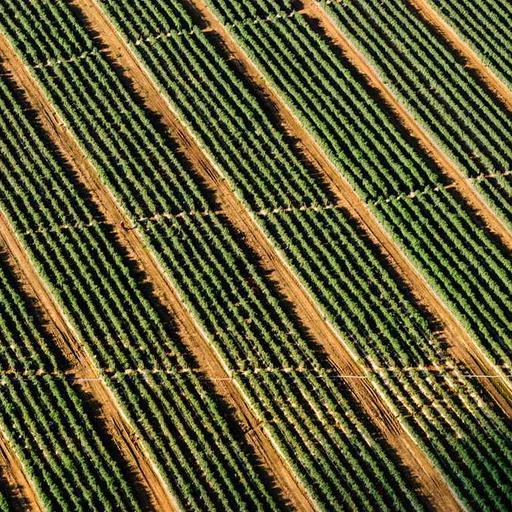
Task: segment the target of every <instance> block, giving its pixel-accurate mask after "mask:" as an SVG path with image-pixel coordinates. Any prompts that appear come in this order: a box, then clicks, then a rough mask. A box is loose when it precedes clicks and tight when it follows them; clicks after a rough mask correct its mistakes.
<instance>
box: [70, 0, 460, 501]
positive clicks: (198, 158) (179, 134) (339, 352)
mask: <svg viewBox="0 0 512 512" xmlns="http://www.w3.org/2000/svg"><path fill="white" fill-rule="evenodd" d="M76 4H77V5H80V7H81V8H82V9H84V5H86V9H87V12H86V16H87V18H88V20H89V22H90V23H91V26H93V27H94V29H95V30H96V31H97V32H99V33H100V38H101V40H102V42H103V43H104V44H106V45H107V47H108V48H109V50H110V51H109V52H108V53H109V55H110V56H111V58H113V59H114V60H115V62H116V64H117V65H118V66H119V67H120V68H121V69H122V70H123V73H124V75H125V76H126V77H127V78H128V79H129V80H130V83H133V84H135V88H136V89H137V91H138V93H139V94H140V95H141V96H142V98H143V100H144V103H145V105H146V106H147V107H148V108H149V109H150V110H152V111H154V112H157V113H158V114H159V115H160V116H161V119H162V120H163V122H164V124H165V125H166V127H167V128H168V129H169V132H170V134H171V136H172V137H173V139H175V141H176V142H177V143H178V145H179V146H180V149H182V150H183V151H185V152H186V154H187V157H188V159H189V161H190V162H191V164H192V170H193V171H195V172H196V173H198V174H199V176H200V177H201V178H202V179H203V181H204V182H205V184H206V186H207V187H208V188H209V189H210V190H211V191H212V193H214V195H215V199H216V201H217V203H218V205H219V208H220V209H221V210H222V211H223V213H224V215H226V216H227V218H228V219H229V220H230V221H231V222H232V224H233V225H234V226H235V227H236V228H237V230H238V231H239V232H240V233H241V234H242V235H243V238H244V240H245V242H246V244H247V245H248V246H249V247H250V249H251V250H252V251H253V253H254V254H256V255H257V257H258V262H259V264H260V266H261V267H263V269H264V270H265V271H267V272H268V273H269V274H270V277H271V279H272V281H274V282H275V283H276V284H277V287H278V289H279V291H280V292H281V293H282V295H284V297H285V298H286V299H287V300H288V301H290V303H291V304H292V306H293V308H294V312H295V313H296V314H297V315H298V317H299V319H300V321H301V322H302V323H303V325H305V326H306V328H307V330H308V332H309V333H310V335H311V336H312V337H313V339H314V340H315V341H316V342H317V344H318V345H319V346H320V347H322V349H324V351H325V352H326V353H327V354H328V357H329V359H330V360H331V363H332V366H333V368H335V369H336V370H337V371H338V372H339V375H340V376H341V375H347V376H349V378H347V379H346V382H347V385H348V386H349V388H350V389H351V391H352V393H353V395H354V397H356V399H357V401H358V402H359V403H360V405H361V407H362V408H363V410H364V411H365V412H366V413H367V414H368V415H369V417H371V418H372V419H373V420H374V421H375V424H376V426H377V428H378V429H379V430H380V431H381V432H382V434H383V436H384V437H385V438H386V439H387V440H388V442H390V444H391V445H392V446H393V448H394V449H395V450H396V451H397V452H398V453H399V456H400V457H401V459H402V460H403V462H404V463H406V464H407V465H408V466H409V468H410V469H411V472H412V473H413V475H414V477H415V478H416V480H417V481H418V482H421V484H422V485H424V486H425V487H426V488H427V487H428V490H427V489H425V494H426V495H429V496H430V497H431V499H435V496H438V495H442V496H444V497H445V506H448V507H449V506H450V505H451V506H452V507H453V509H457V505H456V504H455V501H454V500H453V498H452V497H451V494H450V493H449V491H448V490H447V488H446V485H445V484H444V482H443V481H442V479H441V478H440V477H439V475H438V474H437V472H435V471H434V470H433V468H432V466H431V464H430V462H429V461H428V460H427V459H426V457H425V456H424V455H423V454H422V453H421V452H419V450H417V448H416V445H415V444H414V443H413V442H412V440H411V439H410V437H409V436H408V435H407V434H406V433H405V431H404V430H403V428H402V427H401V425H400V424H399V422H397V421H396V419H395V418H394V417H393V415H392V414H391V413H390V411H389V409H388V408H387V407H386V405H385V404H384V403H383V401H382V400H381V399H380V397H379V396H378V394H377V393H376V391H375V390H374V389H373V387H372V385H371V384H370V383H369V382H368V381H367V380H366V379H365V378H364V373H363V372H362V371H361V369H360V368H359V367H358V365H357V364H356V363H355V362H354V358H353V357H352V355H351V354H349V352H348V351H346V350H345V349H344V348H343V345H342V344H340V341H339V339H338V337H337V336H336V334H335V333H334V331H333V330H332V329H331V328H330V326H328V325H327V323H326V322H325V321H324V319H323V318H322V316H321V314H320V313H319V311H318V309H317V308H316V306H315V305H314V302H313V301H312V300H311V298H310V297H309V295H308V294H307V293H306V292H305V290H304V289H303V288H302V286H301V285H300V284H299V282H298V281H297V279H296V278H295V277H294V275H293V273H292V272H291V271H290V269H289V268H288V267H287V266H286V264H285V263H284V259H283V258H282V257H281V255H279V254H278V253H277V252H276V251H275V249H274V248H273V247H272V246H271V244H270V243H269V242H268V240H267V238H266V237H265V236H264V234H263V232H262V231H261V229H260V228H259V225H258V224H257V223H256V222H255V219H254V218H252V216H251V215H250V214H249V212H248V211H247V210H246V209H245V207H244V205H243V204H242V203H241V202H240V201H239V200H238V198H237V197H236V196H235V194H234V193H233V192H232V190H231V189H230V187H229V185H228V182H227V180H226V179H225V177H224V176H223V175H222V172H221V171H220V170H219V169H217V168H216V166H215V165H214V164H213V163H212V161H211V159H210V158H209V157H208V156H207V152H206V151H205V149H204V148H201V145H200V144H199V143H198V141H197V140H196V139H195V138H194V137H193V136H192V134H190V133H189V132H188V130H187V129H186V128H185V127H184V126H185V125H184V123H183V122H182V121H181V120H180V119H179V117H178V116H177V115H176V113H175V112H174V111H173V109H172V106H171V105H170V104H169V103H168V102H167V101H166V99H165V96H164V95H162V94H160V92H159V91H158V90H157V88H156V87H155V85H154V82H153V81H152V80H151V78H150V76H151V75H150V73H149V72H148V71H147V70H145V69H144V68H143V67H142V66H141V64H140V63H139V62H138V61H137V59H136V58H135V57H134V55H133V54H132V53H131V51H130V50H129V49H128V48H127V47H126V43H125V42H124V41H123V40H122V38H121V37H120V36H119V34H117V33H116V32H115V31H114V34H112V31H113V28H112V27H111V26H109V24H108V23H107V22H106V21H105V20H104V17H103V15H102V13H101V12H98V10H99V9H98V8H97V6H96V4H95V3H94V2H92V1H90V2H89V1H87V0H81V1H79V2H76ZM194 5H195V6H196V7H202V6H201V5H200V4H199V3H194ZM201 11H202V12H203V15H205V14H208V12H207V11H204V10H203V9H201ZM98 17H99V18H103V20H101V19H98ZM211 20H212V18H209V22H210V21H211ZM102 23H103V25H101V24H102ZM100 27H101V28H100ZM210 28H211V29H212V30H215V31H218V30H219V31H220V29H221V28H222V27H219V26H217V25H215V26H213V24H212V26H211V27H210ZM225 35H226V34H225V33H223V37H224V36H225ZM234 49H235V50H236V51H237V52H238V49H237V48H234ZM235 55H237V57H238V53H235ZM357 377H362V378H357ZM447 504H448V505H447Z"/></svg>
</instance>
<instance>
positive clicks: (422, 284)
mask: <svg viewBox="0 0 512 512" xmlns="http://www.w3.org/2000/svg"><path fill="white" fill-rule="evenodd" d="M306 3H307V13H308V15H309V16H310V17H312V18H314V19H315V20H316V21H317V22H319V23H320V25H321V27H322V28H323V29H324V30H325V32H326V34H327V36H328V37H329V38H330V40H331V41H332V43H333V44H334V45H336V46H337V47H338V48H339V49H340V50H341V51H342V52H343V53H344V54H345V55H346V56H347V57H348V58H349V59H350V60H351V62H353V63H354V65H355V66H356V67H357V68H358V69H359V70H360V71H361V72H362V73H363V74H364V75H365V76H366V77H367V78H368V81H369V82H370V84H371V85H372V87H375V88H376V89H377V90H379V91H380V92H381V95H382V98H383V99H384V101H385V102H386V103H387V104H388V105H389V106H391V107H392V108H393V110H395V111H396V112H397V113H398V114H399V117H400V119H401V120H402V122H403V123H404V124H405V126H406V127H407V128H408V129H409V130H410V131H411V133H413V135H414V136H416V137H417V138H418V139H419V140H420V141H421V142H422V143H424V144H425V145H428V148H429V152H430V153H431V154H432V155H433V157H434V159H435V160H436V161H438V162H439V163H440V164H441V165H442V169H443V170H444V171H445V172H447V173H448V174H449V176H450V178H452V180H453V183H454V184H455V186H456V188H457V190H458V192H459V194H460V195H461V196H462V197H463V198H464V199H465V200H466V202H467V203H468V204H469V205H470V206H471V207H472V208H473V209H474V211H476V212H477V213H478V214H479V215H480V216H481V218H482V219H484V220H485V222H486V223H487V225H488V226H489V228H490V229H491V230H492V231H493V232H495V233H496V234H497V235H498V236H499V237H500V238H501V240H502V241H503V242H504V243H505V244H506V247H507V248H508V249H512V237H511V234H510V233H509V231H508V230H507V229H506V228H505V227H504V225H502V224H501V222H500V221H499V220H498V219H497V217H496V216H495V215H494V213H492V212H491V211H490V210H489V208H488V207H487V206H486V204H485V203H483V202H482V201H481V200H480V199H479V196H478V195H477V194H475V193H474V191H473V189H472V187H471V185H470V184H469V183H468V182H467V181H466V180H465V178H463V177H462V176H461V175H460V173H459V171H458V170H456V169H455V167H454V166H453V165H452V164H451V162H450V161H449V159H448V158H447V157H446V156H445V155H444V154H443V153H442V152H441V151H440V150H439V149H438V148H437V147H436V146H435V145H434V144H433V143H431V142H430V141H429V139H428V137H427V136H426V135H425V134H424V133H423V131H422V130H421V128H420V127H419V126H418V125H417V123H416V122H415V121H414V120H413V119H412V117H411V116H410V114H409V113H408V112H407V111H406V110H405V109H404V108H403V107H402V106H401V105H400V103H399V102H398V101H397V100H396V99H395V97H394V96H393V95H392V94H391V92H390V91H389V90H388V88H387V87H386V85H385V84H383V83H382V81H381V80H380V78H379V77H378V75H377V73H376V72H375V70H374V69H373V68H372V67H371V66H370V65H369V64H367V63H366V62H365V60H364V58H363V57H362V56H361V55H360V53H359V52H358V51H357V50H356V49H355V48H354V47H353V46H352V44H351V43H350V42H349V41H348V40H347V39H346V38H345V36H344V35H343V34H342V33H341V32H340V31H339V29H338V28H337V27H336V25H335V24H334V22H333V21H332V20H331V19H330V18H329V16H328V15H327V14H326V13H325V11H324V10H323V9H322V8H321V7H320V6H319V5H318V4H316V3H314V2H313V1H308V2H305V4H306ZM310 140H311V145H313V144H315V142H314V141H313V140H312V138H310ZM318 151H319V152H322V150H321V148H319V147H318ZM324 160H327V157H325V158H324ZM324 169H325V171H326V173H327V174H328V175H329V177H330V178H331V181H332V183H333V185H334V187H335V189H336V190H337V191H339V193H340V194H345V196H346V197H347V198H348V199H349V201H350V202H351V203H352V205H353V206H354V208H353V210H354V212H355V213H356V215H358V216H359V217H360V219H361V221H362V222H363V224H364V225H366V227H367V228H368V230H369V231H370V232H371V233H372V235H373V237H374V238H375V239H376V240H377V241H378V242H379V244H380V245H381V246H382V247H383V248H384V250H385V252H386V253H387V254H388V255H389V256H390V257H391V260H392V261H393V262H394V266H395V268H398V269H399V271H400V272H401V274H402V276H403V277H404V278H405V280H406V282H408V283H409V284H410V286H411V289H412V291H413V293H414V294H415V295H416V296H417V298H418V299H419V300H420V302H421V303H422V304H423V305H425V306H426V307H427V309H428V310H429V311H431V312H432V313H434V315H435V317H436V318H437V319H439V320H440V321H441V323H442V325H443V326H444V327H445V332H444V337H445V338H446V341H447V342H448V344H449V345H450V350H451V352H452V354H453V356H454V357H455V358H456V359H458V360H460V361H461V362H462V363H464V364H465V365H466V366H467V367H468V368H469V370H470V372H468V373H473V374H475V375H489V376H492V377H502V378H490V379H485V378H484V379H482V381H481V382H482V384H483V385H484V387H485V388H486V389H487V391H488V392H489V393H490V395H491V396H492V397H493V399H494V400H495V401H496V402H497V403H498V404H499V405H500V407H501V408H502V409H503V411H504V412H505V414H507V416H508V417H509V418H510V417H512V384H511V382H510V380H509V379H508V377H507V376H506V375H505V373H504V372H503V371H502V369H501V368H498V367H496V366H494V365H493V364H492V363H491V362H490V361H489V359H488V358H487V356H486V355H485V354H484V353H483V351H482V350H481V349H480V347H479V346H478V345H477V343H476V342H475V341H474V340H473V339H472V338H471V337H470V336H469V335H468V334H467V332H466V331H465V329H464V328H463V327H462V325H461V324H460V323H459V322H458V320H457V319H456V318H455V317H454V315H453V314H452V313H451V312H450V310H449V309H448V307H447V306H445V304H444V303H443V302H442V300H441V299H440V298H439V297H438V296H437V294H436V293H435V292H434V290H433V289H432V288H431V287H430V285H429V284H428V283H427V281H426V280H425V279H424V278H423V276H422V275H421V274H420V273H419V272H418V271H417V270H416V269H415V268H414V266H413V265H412V264H411V263H410V262H409V261H408V260H407V257H406V256H405V255H404V254H403V252H402V251H401V250H400V249H399V248H398V247H397V246H396V245H395V244H394V242H393V241H392V240H391V238H390V237H389V235H387V233H386V232H385V230H384V228H383V227H382V226H381V225H380V223H379V221H378V220H377V219H376V218H375V217H374V216H373V214H372V213H371V212H370V211H369V210H368V208H367V207H366V205H365V204H364V203H363V201H361V200H360V199H359V198H358V197H357V195H356V193H355V192H354V191H353V190H352V188H351V187H350V185H349V183H348V182H346V181H345V180H344V179H343V178H341V177H340V174H339V173H338V172H337V170H336V169H335V168H334V167H333V166H332V165H329V166H326V167H324ZM457 176H458V177H457Z"/></svg>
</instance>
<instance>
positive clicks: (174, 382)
mask: <svg viewBox="0 0 512 512" xmlns="http://www.w3.org/2000/svg"><path fill="white" fill-rule="evenodd" d="M1 94H2V96H1V99H2V109H1V115H0V124H1V130H2V133H5V134H6V137H5V138H2V141H1V144H2V147H1V149H2V152H1V155H2V173H0V180H1V181H0V189H1V191H2V193H1V195H0V201H1V202H0V206H1V208H2V210H3V211H5V213H6V214H7V216H8V217H9V219H10V221H11V223H12V225H13V226H14V227H15V229H16V231H17V234H18V236H19V237H20V239H21V241H22V243H23V245H24V246H25V247H26V248H27V250H28V251H29V254H30V255H31V257H32V260H33V261H34V262H35V264H36V266H37V269H38V271H39V273H40V275H42V276H43V277H44V279H45V281H46V282H47V283H48V284H49V286H50V287H51V289H52V292H53V293H54V295H55V297H56V298H57V299H58V301H59V302H60V305H61V307H62V309H63V310H64V311H65V313H66V314H67V316H68V318H69V319H70V321H71V322H72V323H73V324H74V326H75V327H76V329H77V331H78V332H79V334H80V337H81V339H82V340H83V341H84V342H85V344H86V345H87V347H88V348H89V351H90V352H91V353H92V355H93V357H94V359H95V361H96V364H97V366H98V367H99V368H100V369H101V370H102V371H104V372H105V376H104V377H105V379H106V380H107V382H108V384H109V385H110V386H111V389H113V391H114V392H115V394H116V395H117V398H118V401H119V403H120V405H121V406H122V408H123V409H124V410H125V411H126V413H127V414H128V417H129V418H130V419H131V423H132V425H133V426H134V427H135V429H136V431H137V432H138V434H139V435H140V436H141V437H142V439H143V440H144V441H145V443H146V445H147V448H148V452H149V453H150V454H151V456H152V457H153V459H154V461H155V462H156V464H157V465H158V467H159V469H160V472H161V474H162V475H163V476H164V478H165V479H166V481H167V482H168V484H169V486H170V488H171V489H172V491H173V492H174V493H175V495H176V496H177V497H178V499H179V501H180V502H181V503H183V505H184V506H185V507H186V508H187V509H189V510H196V509H201V510H202V509H204V508H205V507H207V508H210V507H211V508H215V507H225V508H231V507H232V506H233V504H234V503H237V504H238V505H239V506H240V507H242V508H243V507H245V508H252V509H262V508H273V507H275V506H276V504H275V501H274V498H273V497H271V496H269V494H268V492H267V490H266V487H265V483H264V479H263V476H262V475H261V474H260V470H259V469H256V462H255V460H254V456H253V454H252V453H251V452H250V451H249V449H248V447H247V446H246V444H245V442H244V441H243V440H242V439H241V438H240V433H239V431H238V428H237V427H236V428H235V427H234V425H233V421H234V420H233V419H232V417H231V416H230V414H229V413H225V412H224V411H223V412H221V409H220V403H219V400H218V398H217V397H216V395H215V394H214V393H213V392H212V391H211V388H210V387H209V385H208V384H207V382H205V381H204V380H202V379H201V375H198V374H196V372H194V371H188V372H184V373H181V372H180V370H191V369H192V368H191V365H192V364H193V362H192V361H190V360H189V359H190V358H189V357H188V356H187V352H186V350H185V349H184V347H183V346H182V344H181V341H180V340H178V339H177V337H176V335H175V327H174V325H172V324H171V322H170V319H169V318H167V317H166V316H162V314H161V312H160V309H161V308H159V306H158V305H157V304H155V303H154V302H153V301H152V300H151V297H150V296H149V295H148V293H149V292H148V290H147V287H146V286H145V285H144V283H142V282H141V280H140V277H139V276H138V274H137V272H136V270H135V269H134V268H133V265H132V264H131V263H130V262H129V260H128V257H127V256H125V254H124V252H123V249H122V247H121V246H120V245H119V243H118V242H116V238H115V236H116V235H115V233H113V232H112V231H111V229H110V227H108V226H106V225H104V224H102V223H101V216H100V215H99V213H98V212H97V211H96V209H95V208H94V207H93V206H92V205H91V204H89V203H88V202H86V200H85V199H84V194H83V192H82V191H81V189H80V186H79V185H78V184H77V182H76V180H75V179H74V178H73V173H72V171H71V170H70V169H68V168H67V167H66V166H64V165H62V164H61V162H59V161H58V159H57V157H56V155H57V152H56V150H54V149H53V148H52V147H50V146H49V145H48V143H47V142H45V141H44V140H42V138H41V136H40V135H39V134H38V133H37V132H36V130H35V129H34V128H33V124H34V123H33V120H32V119H30V118H28V117H27V112H26V110H24V109H23V107H22V106H21V105H20V104H19V103H18V102H17V98H16V97H14V96H13V94H12V92H11V90H10V89H8V87H7V86H6V84H4V83H2V87H1ZM27 140H30V141H31V143H30V145H26V143H25V142H24V141H27ZM26 194H29V197H27V195H26ZM90 219H95V220H97V221H98V223H97V224H93V225H92V226H89V227H86V226H84V224H85V223H87V222H88V221H89V220H90ZM62 222H64V224H65V225H67V226H68V227H67V228H64V229H61V228H59V226H61V223H62ZM39 365H40V363H39V362H37V364H36V363H35V364H34V365H33V366H39ZM126 370H142V371H143V372H145V373H144V374H142V375H126V374H125V373H124V372H125V371H126ZM153 370H157V371H159V372H160V373H158V374H157V375H153V374H151V373H150V372H151V371H153ZM164 371H165V372H168V373H164ZM23 385H24V386H26V385H27V384H23ZM7 412H8V409H6V411H5V413H6V414H7ZM32 444H33V443H32ZM71 446H72V445H70V447H71ZM77 446H81V445H80V444H77ZM26 449H27V452H28V453H29V454H32V455H33V457H35V459H36V460H37V457H38V455H37V454H36V452H35V450H34V446H31V445H30V444H28V445H27V446H26ZM84 481H86V480H84ZM62 488H63V490H62V491H60V490H61V489H62ZM111 491H112V492H114V493H115V492H117V491H116V488H115V487H113V488H112V489H111ZM51 492H52V493H55V494H57V493H59V492H67V493H68V494H73V493H75V492H77V491H76V489H75V487H74V486H72V485H71V483H70V482H68V483H66V482H61V483H60V484H59V485H55V486H53V487H52V488H51ZM120 492H121V491H120V490H119V493H120ZM78 495H79V494H78ZM119 499H121V500H123V501H124V504H126V503H128V502H127V501H126V499H125V498H123V495H122V494H120V495H119ZM68 501H69V503H73V500H71V498H70V497H69V498H68ZM76 508H80V507H76ZM82 508H84V507H82ZM85 508H87V507H85ZM98 508H99V509H102V507H98ZM120 508H123V507H120ZM128 508H129V509H131V507H130V506H129V507H128ZM105 509H108V503H106V504H105Z"/></svg>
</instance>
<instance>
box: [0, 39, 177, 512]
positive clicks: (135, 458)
mask: <svg viewBox="0 0 512 512" xmlns="http://www.w3.org/2000/svg"><path fill="white" fill-rule="evenodd" d="M0 55H1V56H2V58H3V64H2V65H3V68H4V69H5V70H6V71H7V72H8V73H9V74H10V75H11V76H12V77H13V79H14V80H15V81H16V83H17V84H18V85H19V86H20V88H21V89H22V90H24V91H26V92H27V98H28V99H29V102H30V105H31V107H32V108H34V109H35V110H36V111H37V112H38V114H39V115H40V119H41V121H42V124H43V125H44V126H45V127H48V126H49V125H51V126H53V127H55V126H56V125H57V124H58V120H57V117H56V115H55V113H54V112H53V111H52V110H51V109H50V108H46V107H47V104H46V101H45V98H44V97H43V95H42V93H41V91H40V90H39V89H38V87H37V86H36V84H35V83H34V82H33V80H32V78H31V77H30V76H29V75H28V73H27V70H26V69H25V68H24V66H23V64H22V63H21V62H20V61H19V59H18V57H17V56H16V55H15V54H14V52H13V51H12V48H11V47H10V45H9V44H8V42H7V41H6V40H5V38H4V37H3V36H1V35H0ZM51 135H55V136H57V132H56V131H55V130H53V131H52V132H51ZM64 140H65V137H59V140H58V141H57V140H55V139H54V141H55V142H56V143H57V145H59V144H61V143H62V142H63V141H64ZM0 239H1V240H3V242H4V244H5V246H6V247H7V249H8V252H9V253H10V256H11V260H12V261H13V262H15V272H16V274H17V275H20V276H23V280H22V282H23V284H24V288H25V291H26V292H27V293H28V294H29V295H30V296H31V297H33V298H35V300H37V303H38V304H39V306H40V308H39V309H40V310H41V311H42V312H44V314H45V317H46V318H45V320H46V322H45V324H46V325H47V326H48V329H49V330H50V331H51V334H52V338H53V339H54V340H56V341H57V343H58V344H59V348H60V349H61V351H62V353H63V355H64V356H65V357H66V359H67V361H68V362H69V364H70V366H71V368H73V371H74V373H75V375H76V376H77V377H79V378H80V379H79V381H80V382H81V384H80V385H81V387H82V388H83V389H84V390H85V391H86V392H88V393H90V394H91V396H92V398H93V400H94V401H95V402H96V403H97V404H98V407H99V415H100V416H101V417H102V418H103V421H104V425H103V427H105V430H106V431H108V432H110V434H111V437H112V438H113V440H114V442H115V443H116V444H117V445H118V446H119V448H120V450H121V452H122V455H123V458H124V464H127V465H128V467H129V468H130V471H131V472H132V473H133V475H134V476H135V478H136V479H137V482H136V484H137V485H136V487H137V488H142V489H145V490H144V494H146V496H143V499H144V501H146V502H147V503H148V504H151V508H153V509H155V510H178V507H177V505H176V503H175V501H174V499H173V498H172V496H171V494H170V492H169V491H168V490H167V488H166V485H165V484H164V482H163V480H162V478H161V477H160V475H159V473H158V471H157V470H156V468H155V467H154V465H153V463H152V462H151V461H150V460H149V459H148V458H147V457H146V456H145V454H144V449H143V446H142V444H141V441H140V440H139V439H138V437H137V435H136V434H135V431H134V430H133V428H132V427H131V426H130V422H129V421H128V419H127V418H126V417H125V416H124V414H123V412H122V410H121V408H120V407H119V405H118V404H117V402H116V399H115V398H114V396H113V395H112V393H111V392H110V390H109V389H108V388H107V387H106V385H105V383H104V381H103V379H102V378H101V377H100V372H99V370H98V369H97V368H96V367H95V366H94V363H93V358H92V357H91V356H90V355H89V354H87V352H86V350H85V348H84V345H83V344H82V342H81V340H80V339H79V337H78V336H77V335H76V333H75V331H74V329H73V327H72V326H71V325H70V323H69V322H68V320H67V319H66V317H65V315H64V314H63V312H62V310H61V309H60V307H59V306H58V305H57V304H56V303H55V301H54V300H53V297H52V296H51V293H50V292H49V291H48V289H47V287H46V285H45V284H44V283H43V282H42V280H41V279H40V277H39V276H38V274H37V273H36V271H35V269H34V266H33V265H32V263H31V261H30V260H29V257H28V255H27V253H26V252H25V250H24V248H23V246H22V244H21V243H20V242H19V240H18V239H17V237H16V235H15V233H14V232H13V231H12V229H11V227H10V226H9V223H8V221H7V219H6V218H5V216H4V215H3V214H0ZM81 379H84V380H81ZM119 429H121V430H122V431H123V432H126V433H128V435H125V436H119V435H118V431H119Z"/></svg>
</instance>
